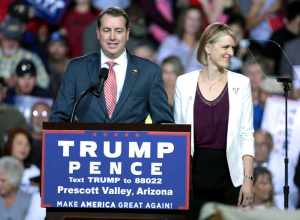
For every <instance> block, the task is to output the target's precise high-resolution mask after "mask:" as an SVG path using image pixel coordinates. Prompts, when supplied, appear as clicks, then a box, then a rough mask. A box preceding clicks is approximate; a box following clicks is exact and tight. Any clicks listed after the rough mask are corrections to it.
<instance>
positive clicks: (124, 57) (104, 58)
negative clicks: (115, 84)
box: [100, 49, 127, 67]
mask: <svg viewBox="0 0 300 220" xmlns="http://www.w3.org/2000/svg"><path fill="white" fill-rule="evenodd" d="M100 53H101V67H102V66H104V65H106V64H105V63H106V62H107V61H113V62H115V63H116V65H122V64H125V63H126V62H127V52H126V50H124V51H123V53H121V55H120V56H119V57H117V58H116V59H110V58H108V57H107V56H106V55H105V54H104V52H103V51H102V49H101V51H100Z"/></svg>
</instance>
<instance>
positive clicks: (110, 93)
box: [50, 7, 173, 123]
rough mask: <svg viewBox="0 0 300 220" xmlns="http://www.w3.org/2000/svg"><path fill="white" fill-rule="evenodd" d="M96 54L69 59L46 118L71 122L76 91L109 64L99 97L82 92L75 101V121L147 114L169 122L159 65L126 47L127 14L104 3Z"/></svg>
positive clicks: (137, 118) (128, 119)
mask: <svg viewBox="0 0 300 220" xmlns="http://www.w3.org/2000/svg"><path fill="white" fill-rule="evenodd" d="M96 33H97V39H98V40H99V43H100V46H101V50H100V53H94V54H90V55H87V56H83V57H79V58H75V59H73V60H71V61H70V63H69V65H68V68H67V70H66V73H65V75H64V79H63V81H62V84H61V87H60V90H59V92H58V96H57V99H56V101H55V103H54V105H53V109H52V114H51V116H50V121H52V122H61V121H69V120H70V116H71V112H72V108H73V106H74V103H75V101H76V99H77V98H78V96H79V95H80V93H81V92H82V91H84V90H86V89H87V88H89V87H90V86H91V85H93V84H95V83H96V82H97V81H98V80H99V79H98V78H99V70H100V69H101V68H103V67H108V68H109V74H108V78H107V80H106V81H105V83H104V88H103V92H102V93H101V94H100V96H99V97H97V96H96V95H94V94H93V93H89V94H88V95H87V96H85V97H84V98H83V99H82V100H81V102H80V104H79V105H78V109H77V113H76V118H77V119H78V121H79V122H100V123H144V121H145V119H146V117H147V116H148V115H149V114H150V116H151V118H152V121H153V123H162V122H173V116H172V113H171V111H170V108H169V106H168V102H167V96H166V93H165V91H164V87H163V81H162V77H161V72H160V68H159V66H157V65H156V64H154V63H152V62H150V61H148V60H145V59H142V58H139V57H136V56H133V55H131V54H130V53H129V52H127V51H126V49H125V46H126V43H127V41H128V38H129V21H128V16H127V14H126V13H125V12H124V11H123V10H122V9H119V8H115V7H113V8H108V9H107V10H105V11H103V12H102V13H101V14H100V15H99V17H98V24H97V29H96Z"/></svg>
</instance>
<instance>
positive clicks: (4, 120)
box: [0, 77, 27, 156]
mask: <svg viewBox="0 0 300 220" xmlns="http://www.w3.org/2000/svg"><path fill="white" fill-rule="evenodd" d="M6 92H7V85H6V83H5V81H4V79H3V78H2V77H0V122H1V123H0V156H1V155H2V153H3V147H4V146H3V145H4V137H5V135H6V132H7V131H8V130H9V129H11V128H15V127H22V128H26V127H27V125H26V120H25V118H24V116H23V115H22V113H21V112H19V111H18V110H17V109H16V108H14V107H12V106H9V105H6V104H5V103H4V102H3V100H4V99H5V98H6Z"/></svg>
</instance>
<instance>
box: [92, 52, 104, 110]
mask: <svg viewBox="0 0 300 220" xmlns="http://www.w3.org/2000/svg"><path fill="white" fill-rule="evenodd" d="M100 59H101V58H100V54H98V53H96V54H95V56H93V57H92V59H91V60H90V65H88V74H89V77H90V80H91V85H92V84H95V83H96V82H98V81H99V71H100V63H101V60H100ZM95 98H96V100H97V105H96V106H95V107H97V108H98V110H99V111H100V112H102V113H103V114H104V115H107V111H106V105H105V100H104V96H103V90H102V93H101V94H100V97H95Z"/></svg>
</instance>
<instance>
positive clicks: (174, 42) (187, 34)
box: [156, 7, 202, 72]
mask: <svg viewBox="0 0 300 220" xmlns="http://www.w3.org/2000/svg"><path fill="white" fill-rule="evenodd" d="M201 27H202V17H201V11H200V10H199V9H198V8H195V7H189V8H187V9H185V10H184V11H183V12H182V15H181V16H180V18H179V20H178V27H177V32H176V34H175V35H171V36H169V37H167V38H166V39H165V40H164V42H163V43H162V44H161V45H160V47H159V50H158V53H157V58H156V59H157V61H158V62H159V63H161V62H162V60H163V59H165V58H166V57H168V56H170V55H174V56H177V57H178V58H179V59H180V60H181V62H182V64H183V66H184V71H185V72H190V71H193V70H196V69H199V68H200V67H201V64H199V62H198V61H197V59H196V49H197V43H198V40H199V37H200V35H201V30H202V28H201Z"/></svg>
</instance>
